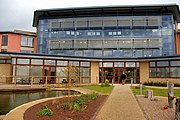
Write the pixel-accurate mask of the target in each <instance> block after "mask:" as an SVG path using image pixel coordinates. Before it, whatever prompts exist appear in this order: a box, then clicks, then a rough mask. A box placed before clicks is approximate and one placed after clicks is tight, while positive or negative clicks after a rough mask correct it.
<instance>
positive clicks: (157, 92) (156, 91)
mask: <svg viewBox="0 0 180 120" xmlns="http://www.w3.org/2000/svg"><path fill="white" fill-rule="evenodd" d="M146 90H153V95H154V96H163V97H167V96H168V90H167V89H158V88H148V87H145V88H143V91H142V93H143V95H145V91H146ZM132 91H133V93H134V94H135V95H138V94H140V90H139V88H135V87H132ZM174 96H176V97H180V89H174Z"/></svg>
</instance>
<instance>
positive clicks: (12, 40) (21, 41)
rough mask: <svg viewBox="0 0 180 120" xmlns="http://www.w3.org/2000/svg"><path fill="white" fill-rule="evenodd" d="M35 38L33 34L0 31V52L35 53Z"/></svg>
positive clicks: (20, 31)
mask: <svg viewBox="0 0 180 120" xmlns="http://www.w3.org/2000/svg"><path fill="white" fill-rule="evenodd" d="M36 38H37V37H36V33H34V32H28V31H22V30H14V31H0V52H23V53H36V42H37V41H36Z"/></svg>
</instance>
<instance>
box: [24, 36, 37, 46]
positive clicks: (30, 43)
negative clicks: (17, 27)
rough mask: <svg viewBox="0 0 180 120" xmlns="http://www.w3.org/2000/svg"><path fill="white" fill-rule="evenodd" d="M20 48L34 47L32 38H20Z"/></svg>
mask: <svg viewBox="0 0 180 120" xmlns="http://www.w3.org/2000/svg"><path fill="white" fill-rule="evenodd" d="M21 46H25V47H34V38H33V37H27V36H22V37H21Z"/></svg>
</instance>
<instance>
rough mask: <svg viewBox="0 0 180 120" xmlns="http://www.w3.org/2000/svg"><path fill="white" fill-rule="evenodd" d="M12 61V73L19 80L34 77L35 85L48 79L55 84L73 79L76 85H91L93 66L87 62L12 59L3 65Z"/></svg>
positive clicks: (5, 61)
mask: <svg viewBox="0 0 180 120" xmlns="http://www.w3.org/2000/svg"><path fill="white" fill-rule="evenodd" d="M11 61H12V70H13V72H12V73H13V76H16V78H17V80H21V79H30V78H31V77H33V79H34V83H39V82H40V80H45V79H46V77H47V79H48V80H52V81H54V83H58V80H59V83H62V81H63V80H67V81H68V80H69V79H71V80H72V79H73V80H74V81H75V83H90V81H91V77H90V73H91V69H90V68H91V64H90V62H87V61H69V60H55V59H34V58H12V60H4V61H3V63H8V62H9V63H11ZM0 63H1V61H0Z"/></svg>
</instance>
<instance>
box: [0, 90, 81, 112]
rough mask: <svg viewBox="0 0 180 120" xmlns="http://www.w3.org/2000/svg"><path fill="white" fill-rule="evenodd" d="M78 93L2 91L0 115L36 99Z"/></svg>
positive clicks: (75, 93) (0, 94) (0, 93)
mask: <svg viewBox="0 0 180 120" xmlns="http://www.w3.org/2000/svg"><path fill="white" fill-rule="evenodd" d="M77 94H80V93H79V92H75V91H24V92H0V115H5V114H7V113H8V112H9V111H10V110H12V109H13V108H15V107H17V106H19V105H22V104H24V103H27V102H31V101H34V100H38V99H42V98H49V97H58V96H65V95H77Z"/></svg>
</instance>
